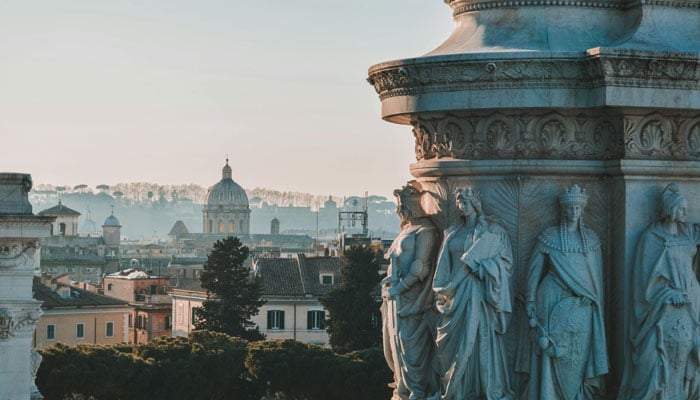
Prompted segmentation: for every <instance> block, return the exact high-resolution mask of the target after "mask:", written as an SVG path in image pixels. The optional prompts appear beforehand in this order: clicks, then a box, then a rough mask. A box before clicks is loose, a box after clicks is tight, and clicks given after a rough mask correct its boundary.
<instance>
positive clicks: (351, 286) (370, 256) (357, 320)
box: [321, 246, 381, 353]
mask: <svg viewBox="0 0 700 400" xmlns="http://www.w3.org/2000/svg"><path fill="white" fill-rule="evenodd" d="M378 271H379V263H377V260H376V259H375V255H374V253H373V252H372V250H371V249H369V248H365V247H360V246H353V247H351V248H350V249H349V250H348V251H346V252H345V254H344V255H343V266H342V269H341V273H342V282H341V284H340V286H339V287H338V288H337V289H335V290H332V291H330V292H329V293H328V294H326V295H325V296H324V297H323V298H321V304H323V306H324V307H325V308H326V309H327V310H328V311H329V314H330V316H329V318H328V320H327V321H326V330H327V331H328V334H329V335H330V342H331V346H332V347H333V350H335V351H336V352H338V353H347V352H350V351H355V350H361V349H366V348H370V347H374V346H378V345H379V344H380V343H381V325H380V324H379V323H377V321H378V313H379V304H378V303H377V301H375V299H374V296H373V292H374V291H375V290H376V287H377V284H378V283H379V280H380V276H379V274H378Z"/></svg>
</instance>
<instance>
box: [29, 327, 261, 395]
mask: <svg viewBox="0 0 700 400" xmlns="http://www.w3.org/2000/svg"><path fill="white" fill-rule="evenodd" d="M247 345H248V342H246V341H244V340H242V339H239V338H233V337H230V336H227V335H224V334H220V333H214V332H207V331H199V332H195V333H193V334H192V335H190V337H189V338H182V337H178V338H167V337H162V338H158V339H155V340H153V341H151V342H149V343H147V344H143V345H138V346H135V347H131V346H125V345H115V346H96V345H81V346H75V347H69V346H65V345H61V344H57V345H56V346H53V347H49V348H47V349H45V350H42V355H43V357H44V359H43V361H42V363H41V367H40V368H39V371H38V373H37V379H36V382H37V386H38V387H39V390H40V391H41V393H42V394H43V395H44V396H45V398H46V399H47V400H52V399H56V400H59V399H64V398H66V397H70V396H72V395H73V394H79V395H83V396H84V397H88V396H93V397H95V398H96V399H100V400H102V399H106V400H112V399H113V400H117V399H173V400H180V399H181V400H189V399H221V400H224V399H232V400H251V399H257V398H259V395H258V393H257V392H256V388H255V386H254V385H253V383H252V382H251V381H250V380H249V379H248V378H247V373H246V372H245V364H244V360H245V357H246V354H247Z"/></svg>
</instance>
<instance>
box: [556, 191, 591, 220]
mask: <svg viewBox="0 0 700 400" xmlns="http://www.w3.org/2000/svg"><path fill="white" fill-rule="evenodd" d="M587 204H588V195H586V191H585V190H584V189H581V187H580V186H579V185H576V184H574V186H572V187H570V188H568V189H565V190H564V193H562V195H561V196H559V207H560V208H561V213H562V217H563V218H562V219H564V218H565V219H566V220H567V221H568V222H575V221H578V220H579V219H581V216H582V215H583V210H584V209H585V208H586V205H587Z"/></svg>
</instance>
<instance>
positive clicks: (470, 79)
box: [368, 59, 602, 100]
mask: <svg viewBox="0 0 700 400" xmlns="http://www.w3.org/2000/svg"><path fill="white" fill-rule="evenodd" d="M590 63H591V61H588V60H579V59H557V60H552V59H546V60H537V59H531V60H498V61H490V60H484V61H476V60H459V61H441V62H429V63H424V64H415V65H405V66H400V67H399V66H396V67H386V68H382V69H378V70H375V71H372V72H370V77H369V78H368V82H369V83H370V84H371V85H372V86H374V89H375V90H376V91H377V93H378V94H379V98H380V99H382V100H384V99H386V98H389V97H395V96H406V95H413V94H419V93H428V92H436V91H450V90H475V89H498V88H500V89H509V88H557V87H572V88H593V87H595V86H596V85H597V84H598V83H600V82H602V74H601V73H600V72H601V70H600V69H599V68H597V67H595V66H591V65H589V64H590Z"/></svg>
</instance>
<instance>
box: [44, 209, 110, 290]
mask: <svg viewBox="0 0 700 400" xmlns="http://www.w3.org/2000/svg"><path fill="white" fill-rule="evenodd" d="M39 215H40V216H45V217H53V218H55V219H56V220H55V222H54V223H53V224H52V227H51V236H49V237H47V238H44V239H42V242H41V273H44V274H48V275H51V276H53V277H57V276H61V275H64V274H68V275H69V277H70V279H71V280H73V281H79V282H88V283H92V284H97V283H99V282H100V280H101V279H102V276H103V274H105V273H110V272H114V271H117V270H119V249H120V242H121V238H120V236H121V225H120V224H119V220H118V219H117V218H116V217H115V216H114V213H113V212H112V214H111V215H110V216H109V217H107V219H105V222H104V224H103V225H102V235H94V234H86V235H79V230H78V217H79V216H80V213H79V212H77V211H75V210H72V209H71V208H69V207H67V206H65V205H64V204H62V203H61V202H60V201H59V203H58V205H57V206H54V207H51V208H49V209H46V210H43V211H41V212H39Z"/></svg>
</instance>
